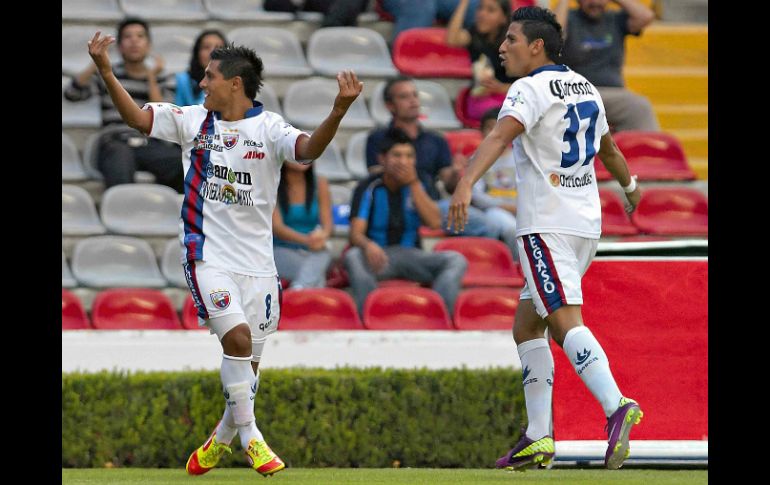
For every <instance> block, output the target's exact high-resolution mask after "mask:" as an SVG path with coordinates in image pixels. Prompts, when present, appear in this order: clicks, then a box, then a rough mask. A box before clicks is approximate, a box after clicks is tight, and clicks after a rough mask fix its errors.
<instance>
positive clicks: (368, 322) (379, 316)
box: [364, 286, 452, 330]
mask: <svg viewBox="0 0 770 485" xmlns="http://www.w3.org/2000/svg"><path fill="white" fill-rule="evenodd" d="M364 326H365V327H366V328H368V329H370V330H450V329H451V328H452V326H451V323H450V321H449V313H448V312H447V310H446V306H445V305H444V301H443V300H442V299H441V296H440V295H439V294H438V293H436V292H435V291H433V290H429V289H427V288H407V287H403V286H390V287H384V288H377V289H376V290H374V291H372V292H371V293H369V295H368V296H367V298H366V302H365V303H364Z"/></svg>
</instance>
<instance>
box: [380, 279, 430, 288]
mask: <svg viewBox="0 0 770 485" xmlns="http://www.w3.org/2000/svg"><path fill="white" fill-rule="evenodd" d="M405 286H406V287H418V286H421V285H420V283H419V282H417V281H410V280H401V279H394V280H382V281H378V282H377V287H378V288H388V287H401V288H403V287H405Z"/></svg>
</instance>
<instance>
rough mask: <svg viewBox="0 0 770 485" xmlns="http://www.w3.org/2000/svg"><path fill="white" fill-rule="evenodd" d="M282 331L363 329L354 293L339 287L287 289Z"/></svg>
mask: <svg viewBox="0 0 770 485" xmlns="http://www.w3.org/2000/svg"><path fill="white" fill-rule="evenodd" d="M278 328H280V329H281V330H363V328H364V327H363V326H362V325H361V320H360V319H359V318H358V312H357V311H356V304H355V302H354V301H353V298H351V296H350V295H348V294H347V293H345V292H344V291H342V290H338V289H335V288H304V289H301V290H286V291H284V292H283V303H282V306H281V320H280V322H279V324H278Z"/></svg>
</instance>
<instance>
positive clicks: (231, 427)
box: [217, 404, 238, 445]
mask: <svg viewBox="0 0 770 485" xmlns="http://www.w3.org/2000/svg"><path fill="white" fill-rule="evenodd" d="M237 434H238V428H237V427H236V426H235V422H234V421H233V413H232V412H231V411H230V406H228V405H227V404H225V414H224V415H222V419H221V420H219V424H218V425H217V442H218V443H224V444H226V445H229V444H230V442H231V441H233V438H235V435H237Z"/></svg>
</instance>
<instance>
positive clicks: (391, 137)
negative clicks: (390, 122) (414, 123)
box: [377, 128, 417, 155]
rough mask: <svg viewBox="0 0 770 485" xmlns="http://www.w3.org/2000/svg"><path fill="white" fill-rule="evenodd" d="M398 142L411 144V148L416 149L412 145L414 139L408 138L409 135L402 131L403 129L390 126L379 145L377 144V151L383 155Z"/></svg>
mask: <svg viewBox="0 0 770 485" xmlns="http://www.w3.org/2000/svg"><path fill="white" fill-rule="evenodd" d="M399 144H409V145H412V148H414V149H415V151H416V150H417V148H416V147H415V146H414V141H413V140H412V139H411V138H409V135H407V134H406V133H404V131H403V130H401V129H400V128H390V129H389V130H388V131H387V132H386V133H385V137H384V138H383V139H382V141H380V143H379V145H377V153H379V154H381V155H384V154H386V153H388V152H389V151H390V149H391V148H393V146H394V145H399Z"/></svg>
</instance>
